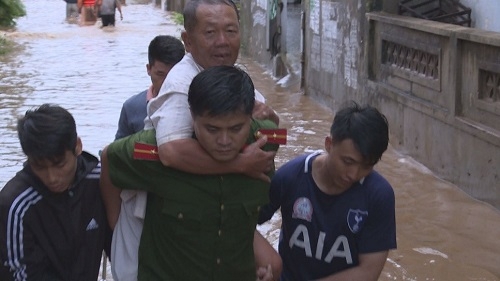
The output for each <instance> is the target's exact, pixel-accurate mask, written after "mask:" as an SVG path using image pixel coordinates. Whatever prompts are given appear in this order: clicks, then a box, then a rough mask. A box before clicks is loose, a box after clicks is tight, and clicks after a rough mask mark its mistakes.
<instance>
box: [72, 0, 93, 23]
mask: <svg viewBox="0 0 500 281" xmlns="http://www.w3.org/2000/svg"><path fill="white" fill-rule="evenodd" d="M77 6H78V11H79V13H80V24H81V25H94V24H95V23H96V21H97V5H96V0H78V1H77Z"/></svg>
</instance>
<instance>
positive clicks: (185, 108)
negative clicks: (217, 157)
mask: <svg viewBox="0 0 500 281" xmlns="http://www.w3.org/2000/svg"><path fill="white" fill-rule="evenodd" d="M202 70H203V68H202V67H201V66H200V65H198V64H197V63H196V62H195V61H194V59H193V56H192V55H191V54H190V53H186V55H185V56H184V57H183V58H182V60H181V61H180V62H178V63H177V64H176V65H174V66H173V67H172V70H171V71H170V72H169V73H168V75H167V77H166V78H165V81H163V84H162V86H161V88H160V91H159V92H158V96H157V97H156V98H154V99H152V100H151V101H150V102H149V103H148V116H149V117H150V118H149V119H146V121H145V124H146V125H145V126H144V128H145V129H151V128H155V129H156V140H157V143H158V145H162V144H164V143H167V142H170V141H173V140H178V139H186V138H190V137H191V135H192V134H193V118H192V117H191V111H190V110H189V104H188V90H189V85H191V81H193V78H194V77H195V76H196V75H197V74H198V73H200V72H201V71H202ZM255 100H257V101H260V102H263V103H264V102H265V101H266V99H265V98H264V96H262V94H261V93H259V91H257V90H255Z"/></svg>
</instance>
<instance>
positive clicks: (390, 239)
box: [259, 102, 396, 281]
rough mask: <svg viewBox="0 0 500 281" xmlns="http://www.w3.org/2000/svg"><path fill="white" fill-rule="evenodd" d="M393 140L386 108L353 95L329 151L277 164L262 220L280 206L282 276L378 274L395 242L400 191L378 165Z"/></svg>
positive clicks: (356, 277)
mask: <svg viewBox="0 0 500 281" xmlns="http://www.w3.org/2000/svg"><path fill="white" fill-rule="evenodd" d="M388 142H389V129H388V124H387V120H386V118H385V116H384V115H382V114H381V113H380V112H379V111H378V110H377V109H375V108H373V107H371V106H366V107H361V106H359V105H358V104H356V103H354V102H353V103H352V105H349V106H347V107H345V108H342V109H341V110H340V111H338V113H337V114H336V116H335V118H334V120H333V124H332V126H331V129H330V136H327V137H326V138H325V150H326V152H324V153H323V152H315V153H312V154H308V155H303V156H299V157H297V158H295V159H293V160H291V161H290V162H288V163H287V164H285V165H283V166H282V167H281V168H280V169H279V170H278V171H277V172H276V175H275V176H274V177H273V178H272V181H271V188H270V203H269V205H268V206H266V207H265V208H263V210H262V211H261V214H260V219H259V223H263V222H265V221H267V220H269V219H270V218H271V217H272V215H273V214H274V212H275V211H276V210H278V209H279V208H281V214H282V226H281V235H280V242H279V252H280V255H281V258H282V260H283V271H282V274H281V280H282V281H285V280H325V281H326V280H331V281H335V280H362V281H368V280H377V279H378V277H379V275H380V273H381V271H382V268H383V267H384V264H385V261H386V259H387V255H388V252H389V250H390V249H395V248H396V223H395V199H394V191H393V189H392V187H391V185H390V184H389V183H388V182H387V180H386V179H384V177H383V176H381V175H380V174H379V173H377V172H376V171H374V170H373V166H374V165H375V164H376V163H377V162H378V161H379V160H380V158H381V157H382V154H383V153H384V151H385V150H386V149H387V146H388Z"/></svg>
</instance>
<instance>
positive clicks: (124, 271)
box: [111, 35, 185, 281]
mask: <svg viewBox="0 0 500 281" xmlns="http://www.w3.org/2000/svg"><path fill="white" fill-rule="evenodd" d="M184 54H185V50H184V45H183V44H182V42H181V41H180V40H179V39H177V38H175V37H173V36H170V35H158V36H156V37H155V38H154V39H153V40H151V42H150V43H149V47H148V63H147V64H146V71H147V73H148V75H149V76H150V77H151V86H150V87H149V89H147V90H144V91H142V92H140V93H138V94H136V95H134V96H132V97H130V98H129V99H127V100H126V101H125V102H124V103H123V106H122V109H121V113H120V119H119V121H118V130H117V132H116V138H115V139H121V138H123V137H126V136H129V135H132V134H133V133H136V132H139V131H141V130H142V129H143V128H144V119H145V118H146V115H147V114H146V105H147V102H148V101H149V100H150V99H152V98H154V97H156V96H157V95H158V91H159V90H160V87H161V84H162V83H163V80H165V77H166V76H167V74H168V72H169V71H170V69H172V67H173V66H174V65H175V64H176V63H178V62H179V61H180V60H181V59H182V57H183V56H184ZM120 197H121V207H120V214H119V217H118V222H116V225H113V224H112V225H111V226H112V227H113V226H114V229H113V240H112V244H111V257H112V258H111V270H112V273H113V279H114V280H116V281H135V280H137V265H138V251H139V241H140V238H141V232H142V225H143V221H144V215H145V212H146V209H145V208H146V201H147V193H146V192H145V191H136V190H123V191H122V192H121V193H120Z"/></svg>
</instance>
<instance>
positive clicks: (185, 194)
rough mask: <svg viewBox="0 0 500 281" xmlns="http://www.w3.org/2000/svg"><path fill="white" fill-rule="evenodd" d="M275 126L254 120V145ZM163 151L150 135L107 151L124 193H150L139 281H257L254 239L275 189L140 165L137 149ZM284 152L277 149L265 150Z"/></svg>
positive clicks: (252, 182)
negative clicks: (257, 134) (258, 134)
mask: <svg viewBox="0 0 500 281" xmlns="http://www.w3.org/2000/svg"><path fill="white" fill-rule="evenodd" d="M275 126H276V125H274V123H272V122H271V121H254V123H253V124H252V130H251V133H250V137H249V139H248V142H249V143H250V142H253V141H255V137H254V132H255V130H257V129H258V128H274V127H275ZM135 142H140V143H146V144H153V145H156V140H155V131H154V130H144V131H141V132H139V133H137V134H134V135H132V136H130V137H127V138H123V139H121V140H118V141H116V142H114V143H112V144H111V145H110V146H109V147H108V150H107V152H108V159H109V171H110V178H111V181H112V182H113V184H114V185H115V186H117V187H120V188H125V189H134V188H141V189H143V190H146V191H148V192H149V193H148V204H147V209H146V217H145V221H144V229H143V232H142V237H141V243H140V247H139V274H138V280H148V281H150V280H186V281H190V280H193V281H194V280H214V281H215V280H216V281H225V280H235V277H237V279H238V280H248V281H255V278H256V276H255V261H254V255H253V238H254V231H255V226H256V222H257V216H258V211H259V208H260V206H261V205H263V204H265V203H267V202H268V187H269V184H268V183H265V182H263V181H259V180H256V179H252V178H249V177H246V176H243V175H237V174H227V175H210V176H209V175H194V174H189V173H185V172H181V171H178V170H175V169H172V168H167V167H165V166H163V165H162V164H161V162H160V161H148V160H133V159H132V154H133V151H134V143H135ZM264 149H265V150H277V145H269V144H267V145H266V146H264Z"/></svg>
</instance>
